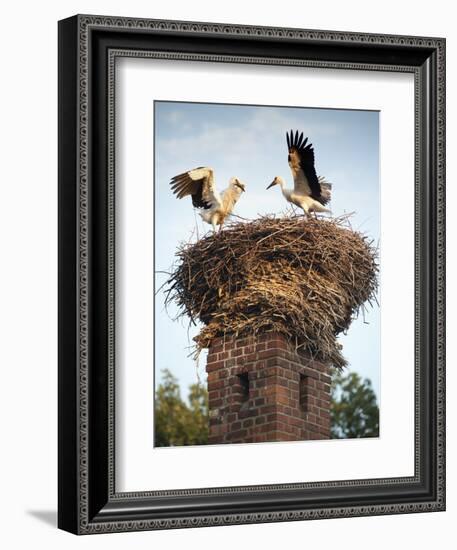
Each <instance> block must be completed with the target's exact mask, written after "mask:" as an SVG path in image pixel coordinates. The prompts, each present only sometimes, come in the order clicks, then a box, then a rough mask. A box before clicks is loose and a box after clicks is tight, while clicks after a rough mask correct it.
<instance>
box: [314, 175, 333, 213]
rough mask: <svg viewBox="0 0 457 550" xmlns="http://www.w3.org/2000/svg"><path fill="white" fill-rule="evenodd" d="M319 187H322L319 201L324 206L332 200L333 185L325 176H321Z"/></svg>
mask: <svg viewBox="0 0 457 550" xmlns="http://www.w3.org/2000/svg"><path fill="white" fill-rule="evenodd" d="M317 179H318V180H319V185H320V186H321V198H320V199H318V200H319V202H320V203H321V204H323V205H324V206H325V205H326V204H328V203H329V202H330V201H331V199H332V184H331V183H330V182H329V181H327V180H326V179H325V177H324V176H319V177H318V178H317Z"/></svg>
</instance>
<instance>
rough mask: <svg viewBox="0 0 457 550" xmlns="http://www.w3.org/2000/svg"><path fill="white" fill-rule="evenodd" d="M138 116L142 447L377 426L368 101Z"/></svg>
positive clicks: (187, 108) (375, 123)
mask: <svg viewBox="0 0 457 550" xmlns="http://www.w3.org/2000/svg"><path fill="white" fill-rule="evenodd" d="M152 124H153V131H154V151H153V159H152V160H153V163H154V270H155V274H154V277H155V280H154V288H155V299H154V382H155V383H154V386H155V387H154V388H151V391H153V392H154V411H153V415H151V419H152V418H153V426H151V429H152V430H154V447H157V448H159V447H176V446H184V445H216V444H227V443H232V444H234V443H271V442H286V441H289V442H293V441H306V440H328V439H335V438H338V439H349V438H379V437H382V430H381V429H380V423H379V411H380V406H381V393H380V379H381V372H380V370H381V361H380V352H381V349H380V315H381V311H382V304H381V301H380V295H379V294H380V293H379V281H380V276H381V272H382V263H381V258H380V176H379V171H380V152H379V131H380V130H379V125H380V113H379V111H376V110H351V109H335V108H329V109H325V108H309V107H299V106H270V105H240V104H219V103H197V102H179V101H162V100H156V101H154V121H151V131H152ZM151 184H152V182H151Z"/></svg>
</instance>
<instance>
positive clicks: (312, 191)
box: [286, 130, 330, 204]
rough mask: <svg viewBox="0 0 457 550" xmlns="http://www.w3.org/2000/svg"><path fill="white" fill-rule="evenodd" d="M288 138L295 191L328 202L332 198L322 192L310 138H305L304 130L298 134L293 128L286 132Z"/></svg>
mask: <svg viewBox="0 0 457 550" xmlns="http://www.w3.org/2000/svg"><path fill="white" fill-rule="evenodd" d="M286 138H287V147H288V149H289V156H288V157H287V160H288V162H289V166H290V169H291V171H292V176H293V178H294V190H295V192H296V193H298V194H300V195H308V196H311V197H312V198H313V199H316V200H317V201H319V202H320V203H321V204H326V202H328V201H329V200H330V199H329V198H328V199H326V198H325V197H324V196H323V194H322V189H321V184H320V182H319V179H318V177H317V174H316V169H315V167H314V149H313V145H312V143H308V138H305V139H303V132H302V133H301V134H300V135H298V130H297V131H296V132H295V134H294V132H293V131H292V130H291V131H290V134H289V133H287V134H286ZM323 201H326V202H323Z"/></svg>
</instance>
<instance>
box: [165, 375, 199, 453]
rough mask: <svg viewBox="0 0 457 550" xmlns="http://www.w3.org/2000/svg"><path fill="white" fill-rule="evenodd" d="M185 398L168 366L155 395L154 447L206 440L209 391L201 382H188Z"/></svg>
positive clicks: (197, 442)
mask: <svg viewBox="0 0 457 550" xmlns="http://www.w3.org/2000/svg"><path fill="white" fill-rule="evenodd" d="M188 401H189V403H186V402H185V401H184V400H183V399H182V398H181V392H180V389H179V385H178V381H177V379H176V378H175V377H174V376H173V375H172V374H171V372H170V371H169V370H164V371H163V381H162V383H161V384H159V386H158V387H157V390H156V396H155V432H154V441H155V446H156V447H171V446H175V445H205V444H206V443H208V392H207V390H206V388H204V387H203V386H201V385H200V384H192V385H191V386H189V394H188Z"/></svg>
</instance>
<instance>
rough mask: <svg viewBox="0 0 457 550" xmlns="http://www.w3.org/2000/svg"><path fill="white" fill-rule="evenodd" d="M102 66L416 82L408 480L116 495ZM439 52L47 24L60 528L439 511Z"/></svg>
mask: <svg viewBox="0 0 457 550" xmlns="http://www.w3.org/2000/svg"><path fill="white" fill-rule="evenodd" d="M117 56H133V57H152V58H160V59H179V60H204V61H217V62H228V61H230V62H236V63H245V64H250V65H256V64H273V65H275V64H277V65H289V66H297V67H300V66H306V67H319V68H326V67H329V68H343V69H360V70H369V71H379V70H382V71H393V72H410V73H413V74H414V79H415V179H416V189H415V197H416V198H415V209H416V210H415V220H416V225H415V235H416V240H415V247H416V248H415V257H416V260H415V261H416V264H415V273H416V280H415V289H416V290H415V303H416V311H415V342H416V344H415V345H416V355H415V373H416V375H415V434H416V438H415V475H414V476H413V477H408V478H390V479H372V480H366V479H364V480H356V479H355V480H351V481H334V482H322V483H299V482H298V483H296V484H290V485H268V486H249V487H226V488H217V489H211V488H201V489H194V490H191V489H186V490H170V491H155V492H154V491H153V492H146V491H145V492H142V493H135V494H132V493H118V492H116V490H115V486H114V444H115V442H114V428H113V425H114V351H113V349H114V348H113V345H114V343H113V341H114V329H113V326H114V325H113V323H114V321H113V319H114V277H115V273H114V267H113V266H114V263H113V258H114V225H113V220H114V185H115V182H114V153H113V147H114V93H113V90H114V85H113V84H114V78H115V72H114V62H115V59H116V57H117ZM444 70H445V40H444V39H442V38H424V37H410V36H387V35H373V34H359V33H348V32H333V31H311V30H301V29H286V28H267V27H250V26H238V25H222V24H213V23H193V22H179V21H158V20H145V19H126V18H116V17H97V16H87V15H77V16H74V17H71V18H68V19H65V20H63V21H60V22H59V504H58V506H59V514H58V516H59V519H58V522H59V527H60V528H61V529H65V530H67V531H70V532H72V533H77V534H89V533H104V532H116V531H132V530H146V529H167V528H178V527H196V526H209V525H227V524H241V523H256V522H272V521H292V520H303V519H318V518H332V517H347V516H361V515H375V514H393V513H408V512H428V511H439V510H444V508H445V479H444V468H445V441H444V437H445V424H444V412H445V410H444V409H445V398H444V392H445V380H444V377H445V373H444V345H445V344H444V242H445V239H444V179H445V144H444V139H445V74H444Z"/></svg>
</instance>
